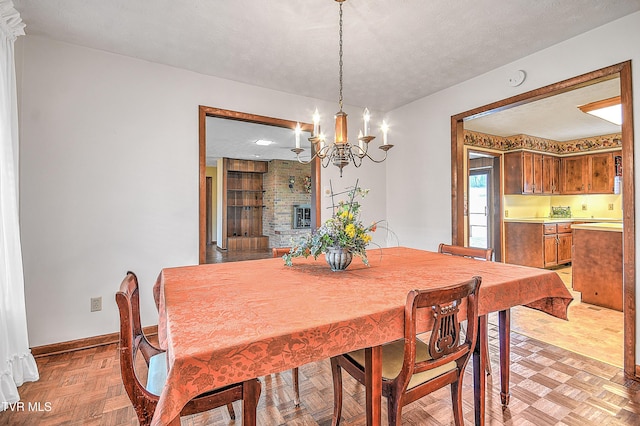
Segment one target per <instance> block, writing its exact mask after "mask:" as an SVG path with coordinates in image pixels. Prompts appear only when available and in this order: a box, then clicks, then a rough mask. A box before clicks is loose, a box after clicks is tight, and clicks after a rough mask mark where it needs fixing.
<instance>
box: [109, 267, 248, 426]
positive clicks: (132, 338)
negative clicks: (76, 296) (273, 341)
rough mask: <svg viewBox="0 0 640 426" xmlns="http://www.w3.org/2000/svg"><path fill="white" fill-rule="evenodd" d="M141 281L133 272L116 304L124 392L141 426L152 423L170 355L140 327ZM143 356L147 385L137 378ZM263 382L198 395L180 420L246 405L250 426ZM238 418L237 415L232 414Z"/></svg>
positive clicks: (121, 290)
mask: <svg viewBox="0 0 640 426" xmlns="http://www.w3.org/2000/svg"><path fill="white" fill-rule="evenodd" d="M139 293H140V292H139V287H138V278H137V277H136V275H135V274H134V273H133V272H127V276H126V277H125V278H124V280H123V281H122V283H121V284H120V289H119V291H118V292H117V293H116V303H117V304H118V309H119V310H120V344H119V348H118V351H119V353H120V374H121V376H122V382H123V384H124V388H125V390H126V391H127V395H129V399H130V400H131V403H132V404H133V408H134V409H135V410H136V414H137V416H138V420H139V422H140V424H141V425H148V424H150V423H151V419H152V418H153V413H154V412H155V409H156V406H157V405H158V400H159V399H160V396H159V395H160V393H161V392H162V388H163V386H164V383H165V381H166V378H167V364H166V363H167V359H166V353H165V351H163V350H162V349H159V348H156V347H155V346H153V345H152V344H151V343H150V342H149V340H147V338H146V336H145V335H144V333H143V331H142V326H141V323H140V295H139ZM139 354H142V356H143V358H144V363H145V364H146V366H147V380H146V385H143V384H142V382H141V381H140V379H139V377H138V374H137V370H138V368H137V366H141V364H142V363H141V362H139V363H138V364H136V359H138V356H139ZM260 391H261V387H260V382H259V381H258V380H257V379H252V380H248V381H246V382H242V383H238V384H234V385H230V386H225V387H223V388H220V389H216V390H214V391H212V392H208V393H206V394H202V395H198V396H197V397H196V398H194V399H192V400H191V401H189V403H188V404H187V405H186V406H185V407H184V409H183V410H182V411H181V412H180V416H188V415H191V414H196V413H200V412H204V411H208V410H211V409H213V408H217V407H222V406H224V405H227V406H230V405H231V403H232V402H233V401H243V413H242V414H243V424H250V422H251V421H252V419H253V420H255V418H256V408H257V406H258V400H259V398H260ZM232 413H233V411H230V415H232V418H235V414H232Z"/></svg>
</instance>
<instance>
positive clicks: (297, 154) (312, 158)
mask: <svg viewBox="0 0 640 426" xmlns="http://www.w3.org/2000/svg"><path fill="white" fill-rule="evenodd" d="M292 151H293V150H292ZM301 152H302V151H300V152H296V160H298V163H300V164H311V162H312V161H313V160H314V159H315V158H316V157H317V156H318V154H317V153H316V154H313V156H311V158H310V159H309V161H304V160H303V159H301V158H300V153H301Z"/></svg>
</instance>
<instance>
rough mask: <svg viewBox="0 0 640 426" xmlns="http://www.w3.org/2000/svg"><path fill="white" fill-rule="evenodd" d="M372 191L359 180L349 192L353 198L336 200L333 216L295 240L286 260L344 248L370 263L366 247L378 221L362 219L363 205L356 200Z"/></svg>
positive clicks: (365, 262)
mask: <svg viewBox="0 0 640 426" xmlns="http://www.w3.org/2000/svg"><path fill="white" fill-rule="evenodd" d="M368 192H369V190H368V189H362V188H359V187H358V184H357V182H356V185H355V187H354V188H353V189H351V190H349V191H348V192H347V194H348V196H349V200H348V201H347V202H344V201H340V202H339V203H338V204H337V206H336V205H335V204H334V206H333V207H334V208H333V216H332V217H331V219H327V221H326V222H325V223H324V224H322V226H320V228H318V229H317V230H316V231H315V232H313V233H312V234H309V235H306V236H305V237H303V239H302V240H300V241H298V242H294V243H293V245H292V247H293V248H292V249H291V252H290V253H288V254H285V255H284V256H283V259H284V261H285V264H286V265H287V266H291V265H292V262H291V259H292V258H294V257H301V256H304V257H308V256H313V257H314V259H317V258H318V256H319V255H320V254H322V253H327V252H328V251H329V250H330V249H334V248H342V249H346V250H347V251H349V252H350V253H351V254H352V255H354V256H358V257H360V258H361V259H362V262H363V263H364V264H365V265H369V261H368V260H367V252H366V247H367V245H368V244H369V243H370V242H371V235H370V233H371V232H375V230H376V226H377V222H374V223H372V224H371V225H369V226H364V225H363V224H362V221H361V220H360V208H361V205H360V203H359V202H358V201H356V200H355V198H356V197H361V198H364V197H365V196H366V195H367V193H368Z"/></svg>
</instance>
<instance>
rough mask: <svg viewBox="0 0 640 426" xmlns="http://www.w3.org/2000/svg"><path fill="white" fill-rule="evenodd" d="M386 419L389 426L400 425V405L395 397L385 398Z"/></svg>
mask: <svg viewBox="0 0 640 426" xmlns="http://www.w3.org/2000/svg"><path fill="white" fill-rule="evenodd" d="M387 418H388V420H389V426H397V425H400V424H402V405H401V404H400V400H399V399H398V398H397V397H396V395H389V396H388V397H387Z"/></svg>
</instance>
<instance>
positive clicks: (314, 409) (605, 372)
mask: <svg viewBox="0 0 640 426" xmlns="http://www.w3.org/2000/svg"><path fill="white" fill-rule="evenodd" d="M490 335H491V336H492V337H493V338H495V337H496V336H497V329H496V327H495V326H491V327H490ZM490 350H491V352H492V354H491V361H492V364H493V371H494V372H495V373H494V376H495V377H494V378H492V377H491V376H490V377H489V378H488V395H487V424H488V425H517V426H521V425H525V426H526V425H536V426H538V425H571V426H574V425H575V426H578V425H579V426H585V425H586V426H589V425H597V426H602V425H638V424H640V385H639V384H637V383H633V382H631V383H628V384H627V385H628V387H627V386H625V380H624V378H623V373H622V371H621V369H620V368H617V367H615V366H612V365H610V364H607V363H604V362H600V361H597V360H594V359H590V358H587V357H584V356H582V355H579V354H576V353H574V352H570V351H567V350H565V349H562V348H559V347H556V346H553V345H550V344H547V343H543V342H540V341H538V340H536V339H533V338H530V337H526V336H523V335H520V334H518V333H513V334H512V349H511V351H512V368H511V369H512V374H511V394H512V396H511V403H510V405H509V408H508V409H506V410H502V407H501V405H500V396H499V395H500V390H499V389H500V385H499V382H498V380H499V379H498V374H497V372H498V371H499V370H498V364H497V363H498V359H499V358H498V354H497V353H496V347H494V346H493V345H492V346H491V348H490ZM37 362H38V367H39V370H40V376H41V378H40V380H39V381H38V382H34V383H25V384H24V385H23V386H22V387H21V388H20V395H21V397H22V401H23V402H24V410H17V411H16V410H11V409H9V410H6V411H4V412H0V424H1V425H134V424H137V420H136V416H135V413H134V411H133V408H131V403H130V401H129V399H128V397H127V395H126V393H125V391H124V388H123V386H122V383H121V380H120V370H119V369H120V367H119V363H118V358H117V348H116V346H115V345H108V346H102V347H98V348H92V349H87V350H83V351H77V352H72V353H66V354H61V355H52V356H47V357H42V358H38V359H37ZM471 369H472V367H471V366H469V367H468V368H467V372H466V374H465V381H464V401H465V402H464V413H465V420H466V423H467V424H473V418H474V413H473V389H472V382H473V380H472V377H471ZM261 380H262V385H263V386H262V387H263V391H262V395H261V398H260V404H259V412H258V424H259V425H265V426H275V425H300V426H302V425H305V426H306V425H309V426H315V425H319V426H328V425H330V423H331V413H332V398H333V396H332V395H333V393H332V384H331V373H330V367H329V362H328V361H327V360H325V361H321V362H317V363H313V364H308V365H304V366H302V367H301V368H300V387H301V389H300V393H301V400H302V403H301V406H300V407H299V408H295V407H294V406H293V401H292V399H293V396H292V386H291V376H290V373H289V372H288V371H286V372H283V373H280V374H274V375H271V376H268V377H263V378H262V379H261ZM344 384H345V401H344V409H343V420H344V421H343V424H344V425H347V426H349V425H363V424H364V423H365V418H364V408H363V404H364V389H363V387H362V386H360V385H359V384H357V383H356V382H355V381H354V380H352V379H351V378H350V377H347V376H345V380H344ZM29 403H30V404H31V407H32V410H29V409H28V407H29V405H28V404H29ZM38 403H39V408H40V411H37V410H36V408H37V406H38ZM235 405H236V412H237V413H238V414H239V413H240V412H241V408H240V404H239V403H236V404H235ZM47 406H49V407H50V410H47V409H46V408H47ZM383 416H386V410H383ZM384 419H385V420H384V421H383V424H386V417H384ZM182 424H183V425H189V426H198V425H215V426H223V425H224V426H227V425H239V424H241V421H240V420H237V421H235V422H234V421H231V420H230V419H229V417H228V413H227V411H226V410H225V409H224V408H222V409H216V410H212V411H209V412H207V413H203V414H199V415H194V416H190V417H185V418H183V419H182ZM403 424H404V425H434V426H435V425H450V424H452V420H451V405H450V397H449V392H448V390H447V389H444V390H441V391H438V392H436V393H434V394H432V395H430V396H428V397H426V398H424V399H423V400H421V401H417V402H415V403H413V404H410V405H409V406H407V407H405V410H404V412H403Z"/></svg>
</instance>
